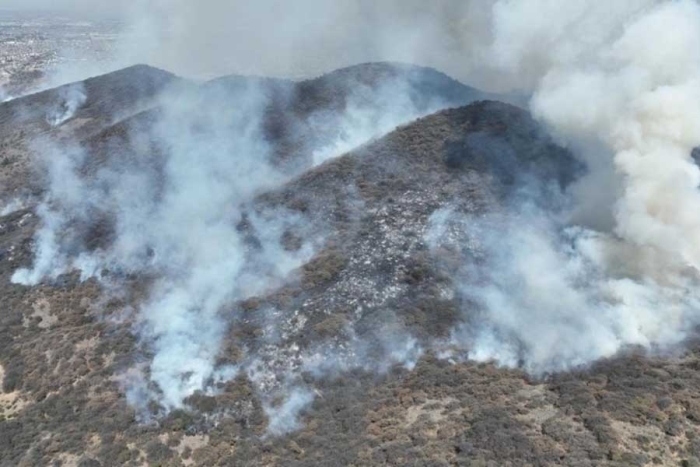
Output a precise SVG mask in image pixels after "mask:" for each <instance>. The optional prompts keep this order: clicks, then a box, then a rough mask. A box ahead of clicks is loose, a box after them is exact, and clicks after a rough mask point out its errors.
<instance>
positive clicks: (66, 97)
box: [46, 83, 87, 126]
mask: <svg viewBox="0 0 700 467" xmlns="http://www.w3.org/2000/svg"><path fill="white" fill-rule="evenodd" d="M57 98H58V101H57V102H56V103H55V104H54V107H53V108H51V109H49V111H48V112H47V115H46V121H47V122H48V123H49V125H51V126H59V125H61V124H62V123H64V122H66V121H67V120H70V119H71V118H73V115H75V112H76V111H77V110H78V109H79V108H80V107H81V106H82V105H83V104H84V103H85V101H86V100H87V95H86V94H85V89H84V87H83V85H82V84H80V83H77V84H73V85H70V86H63V87H61V88H59V89H58V93H57Z"/></svg>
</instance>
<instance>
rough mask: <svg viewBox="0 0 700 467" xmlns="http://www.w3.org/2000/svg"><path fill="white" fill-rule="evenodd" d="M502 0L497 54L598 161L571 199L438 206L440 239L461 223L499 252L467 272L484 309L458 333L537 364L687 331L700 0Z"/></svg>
mask: <svg viewBox="0 0 700 467" xmlns="http://www.w3.org/2000/svg"><path fill="white" fill-rule="evenodd" d="M545 12H546V13H545ZM492 13H493V17H492V25H493V31H494V32H493V34H494V36H493V42H492V44H491V48H490V55H489V56H490V57H491V60H493V61H494V62H495V65H496V66H497V67H500V68H501V69H502V70H503V71H504V74H505V75H507V76H510V77H511V78H512V80H513V83H518V85H520V86H522V87H523V89H524V90H526V91H534V97H533V99H532V103H531V108H532V112H533V115H534V116H535V117H536V118H537V119H539V120H540V121H542V122H543V123H545V124H546V125H547V127H549V128H550V129H551V130H552V132H553V133H554V134H555V135H556V136H557V137H558V138H559V139H560V141H561V142H562V143H564V144H568V145H569V146H570V147H571V148H573V149H575V150H576V151H577V153H578V154H580V155H581V156H582V157H583V158H584V160H585V161H586V162H587V163H588V166H589V169H590V170H591V172H590V174H589V175H588V176H586V177H584V179H583V180H581V181H580V182H579V183H578V184H577V186H575V187H574V189H573V190H572V195H573V196H574V203H575V204H574V208H573V210H571V211H570V212H567V211H565V212H559V213H555V212H552V211H549V212H547V211H545V210H543V209H542V208H541V207H539V208H533V207H532V206H529V205H528V204H525V205H521V206H520V207H516V208H515V209H514V210H512V211H509V212H507V213H505V214H503V213H502V214H494V215H491V216H488V217H486V218H472V217H467V218H460V216H459V215H455V216H456V217H455V218H454V219H452V220H451V221H450V220H449V219H450V217H451V216H449V215H448V216H446V215H445V213H438V214H436V216H434V218H433V227H432V228H431V229H430V231H429V236H428V238H429V239H431V241H432V242H433V244H435V242H436V240H435V239H437V238H440V232H443V233H444V232H445V231H446V230H445V229H446V228H447V227H446V225H454V223H455V222H456V223H457V224H460V225H461V227H462V231H463V233H464V235H465V237H464V238H463V242H464V243H463V245H466V246H467V247H468V250H469V251H470V253H469V254H468V255H467V256H468V257H470V259H471V260H473V259H474V258H473V255H477V256H480V257H483V258H486V259H487V260H488V261H487V263H486V264H488V267H487V268H485V269H486V270H485V271H484V272H483V274H482V275H480V276H478V277H474V275H469V274H467V273H466V272H465V273H464V277H463V278H462V287H463V292H464V294H465V296H466V297H469V298H470V300H471V301H472V302H473V303H472V305H471V306H472V307H473V308H472V309H470V310H469V313H470V314H471V319H470V320H469V322H468V324H466V325H465V326H463V327H462V328H461V329H460V330H458V331H456V333H455V336H454V339H455V341H456V342H457V343H458V345H460V346H462V347H465V348H466V349H468V350H469V352H470V356H471V357H472V358H475V359H477V360H496V361H498V362H500V363H501V364H504V365H509V366H524V367H525V368H527V369H528V370H530V371H533V372H536V373H542V372H544V371H552V370H554V371H556V370H565V369H569V368H572V367H576V366H579V365H584V364H587V363H590V362H592V361H594V360H596V359H598V358H602V357H609V356H612V355H614V354H616V353H617V352H619V351H620V350H622V349H624V348H625V347H627V346H642V347H644V348H647V349H666V348H669V347H671V346H673V345H675V344H677V343H679V342H680V341H682V340H683V339H684V338H685V337H687V335H688V332H690V331H691V330H692V329H693V327H694V326H695V325H696V324H697V323H698V321H700V303H698V301H697V299H696V298H695V297H696V296H697V292H698V290H699V289H698V286H699V285H700V284H699V281H698V279H699V278H700V274H699V267H700V230H699V227H700V215H699V214H698V213H700V191H698V187H699V185H700V169H698V166H697V165H696V163H695V161H694V160H693V159H692V157H691V151H692V149H693V148H694V147H695V146H697V145H700V104H699V103H700V48H698V44H699V43H700V5H698V3H697V2H695V1H693V0H671V1H644V0H629V1H619V2H614V3H613V4H609V3H606V4H603V3H601V2H596V1H588V0H574V1H571V2H555V1H548V0H502V1H499V2H497V3H496V4H495V6H494V8H493V12H492ZM602 182H605V185H601V183H602ZM607 185H609V186H607ZM526 199H527V198H526ZM550 199H551V198H550ZM535 205H537V203H535ZM567 215H568V218H567V217H566V216H567ZM453 217H454V216H453ZM606 218H610V219H611V220H612V226H611V227H610V228H609V229H603V230H601V226H605V225H606V224H607V222H605V221H604V220H602V219H606ZM576 224H579V225H578V226H577V225H576ZM594 229H596V230H594ZM443 240H444V238H443ZM438 243H439V242H438ZM477 310H481V311H480V312H478V311H477ZM479 313H481V314H479Z"/></svg>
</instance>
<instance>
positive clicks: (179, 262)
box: [12, 86, 312, 408]
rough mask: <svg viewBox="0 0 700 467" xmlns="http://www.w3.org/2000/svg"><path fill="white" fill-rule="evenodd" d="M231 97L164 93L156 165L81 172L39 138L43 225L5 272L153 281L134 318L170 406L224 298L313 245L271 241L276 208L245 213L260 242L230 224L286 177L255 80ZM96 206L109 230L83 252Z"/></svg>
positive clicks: (77, 156)
mask: <svg viewBox="0 0 700 467" xmlns="http://www.w3.org/2000/svg"><path fill="white" fill-rule="evenodd" d="M171 97H172V96H171ZM234 100H235V102H236V104H237V106H236V108H235V109H228V108H226V107H225V106H226V104H225V103H222V104H219V105H220V107H219V108H212V106H215V105H216V102H217V101H219V102H225V100H224V99H221V98H219V97H217V96H213V97H212V98H210V100H206V99H205V100H201V99H200V98H198V97H194V95H190V94H188V93H187V92H181V93H180V94H178V95H177V99H172V100H168V103H167V104H165V105H164V107H163V110H162V116H161V118H160V120H159V121H158V123H157V125H156V128H155V130H154V136H155V139H156V140H157V141H158V142H159V144H160V145H161V147H162V150H163V151H164V155H163V156H162V157H163V160H162V161H158V160H153V161H151V164H153V165H154V166H157V165H158V164H162V167H161V169H160V172H157V173H154V172H153V171H152V168H151V169H150V170H149V169H146V170H144V167H142V166H140V165H139V164H134V165H133V166H131V165H129V164H123V163H120V161H119V154H111V155H110V157H111V158H113V160H114V161H115V162H114V163H112V164H107V165H106V166H105V167H101V168H100V169H99V170H98V172H97V173H96V174H95V175H94V178H85V176H84V172H83V171H81V164H82V163H83V162H84V161H85V158H86V154H84V153H83V152H82V151H81V150H79V149H75V150H72V151H69V150H66V149H65V148H60V150H59V151H54V152H50V151H49V149H50V147H47V148H46V149H47V150H46V151H44V154H46V156H47V157H46V159H47V161H46V163H47V164H48V174H49V181H50V185H49V187H48V188H49V189H48V197H47V199H46V201H45V202H44V203H43V204H42V205H41V206H40V207H39V208H38V213H39V215H40V217H41V219H42V221H43V225H42V227H41V228H40V230H39V232H38V233H37V235H36V239H35V242H36V257H35V261H34V265H33V266H32V268H31V269H21V270H18V271H17V272H16V273H15V274H14V275H13V278H12V279H13V281H14V282H17V283H21V284H26V285H33V284H36V283H38V282H39V281H41V280H43V279H44V278H55V277H57V276H58V275H60V274H63V273H66V272H69V271H70V270H72V269H79V270H80V271H81V272H82V276H83V279H85V278H87V277H98V278H100V277H101V276H102V271H103V270H105V269H106V270H109V271H111V272H112V273H117V274H130V273H138V274H140V275H141V276H142V277H143V278H144V280H145V279H146V278H148V277H152V278H154V280H153V283H152V284H151V291H150V296H149V298H148V299H147V301H146V302H145V303H144V304H143V305H142V306H141V310H140V313H139V314H138V319H139V323H137V326H138V327H139V329H140V331H141V332H140V335H141V336H142V338H143V339H144V341H145V342H147V343H148V344H149V345H150V348H151V349H152V351H153V352H154V356H153V360H152V362H151V365H150V378H151V380H152V381H153V382H155V383H156V384H157V386H158V388H159V389H160V391H162V399H161V400H162V402H163V403H164V405H165V406H166V407H168V408H172V407H177V406H180V405H181V403H182V401H183V399H184V398H186V397H187V396H189V395H191V394H192V393H193V392H195V391H196V390H199V389H202V388H203V387H204V386H205V383H206V382H207V380H208V379H209V378H210V377H212V374H213V371H214V362H215V358H216V355H217V353H218V351H219V346H220V341H221V338H222V335H223V333H224V332H225V329H226V327H225V325H224V321H225V320H224V319H223V317H222V316H221V315H220V312H221V311H222V307H224V305H226V304H232V303H233V302H234V301H235V300H240V299H242V298H245V297H246V296H248V295H250V294H253V293H258V292H260V291H261V290H262V289H264V287H265V286H268V285H270V284H272V283H273V282H272V281H273V280H275V279H277V280H279V279H281V278H283V277H284V276H285V275H286V274H288V273H289V272H290V271H292V270H293V269H295V268H297V267H298V266H300V265H301V264H302V263H303V261H304V260H308V258H309V257H310V255H311V254H312V250H311V249H310V246H309V245H306V246H305V247H304V248H302V249H301V250H300V251H298V252H296V253H289V252H286V251H284V250H283V249H282V248H281V247H278V246H277V243H278V242H279V236H280V234H281V232H280V230H281V228H282V227H280V226H284V225H286V224H289V223H293V222H294V218H293V217H290V216H287V215H285V213H282V212H280V213H276V214H277V215H278V216H279V217H278V219H277V220H275V222H273V221H272V220H271V219H265V218H254V219H251V223H252V224H253V226H254V227H255V226H256V224H257V226H258V227H259V228H260V229H261V232H262V233H263V234H262V236H261V237H260V239H259V240H260V241H261V247H260V248H259V251H257V252H255V253H251V251H250V248H249V247H248V246H246V245H245V244H244V238H243V235H242V234H241V233H240V232H239V231H238V229H237V225H238V224H239V223H240V221H241V215H242V211H241V209H243V208H244V205H245V202H246V201H249V200H251V198H252V197H253V196H254V195H255V194H256V193H259V192H260V191H262V190H263V189H265V188H269V187H272V186H275V185H278V184H280V183H281V181H282V180H284V179H285V178H284V176H282V175H281V174H279V173H277V172H276V171H275V169H274V168H273V167H272V165H271V164H269V163H268V160H267V158H268V156H269V147H268V145H267V143H266V142H265V138H264V137H263V136H262V134H261V133H260V132H261V131H262V128H261V122H260V118H261V116H262V112H263V108H264V106H265V101H264V96H263V94H262V92H261V90H260V89H257V88H256V87H255V86H251V87H250V88H248V89H245V90H242V91H241V92H240V93H239V94H238V95H237V97H236V99H234ZM92 156H93V157H94V155H92ZM153 157H154V159H157V158H158V157H159V156H156V155H154V156H153ZM101 215H108V216H109V217H110V218H111V219H112V224H113V234H112V236H113V239H112V240H111V242H110V244H109V245H107V246H103V247H102V246H101V247H98V248H96V249H94V250H92V251H89V250H88V249H87V248H86V247H85V245H84V244H82V242H83V241H84V237H85V234H86V232H85V231H84V230H81V229H80V227H79V226H80V224H81V223H86V224H89V223H90V222H93V221H94V220H95V218H96V217H97V216H101ZM275 234H277V236H276V237H275ZM251 254H254V255H257V256H256V257H255V259H254V260H251V259H250V258H249V256H250V255H251ZM251 263H252V264H254V265H255V267H254V268H252V269H251V267H250V266H249V265H250V264H251ZM266 266H269V267H266ZM105 280H109V279H108V278H107V279H105Z"/></svg>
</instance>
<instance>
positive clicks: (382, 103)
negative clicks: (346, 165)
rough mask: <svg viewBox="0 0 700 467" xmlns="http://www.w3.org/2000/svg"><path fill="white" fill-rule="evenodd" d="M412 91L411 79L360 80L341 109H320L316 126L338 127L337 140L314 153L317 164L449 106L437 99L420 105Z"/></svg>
mask: <svg viewBox="0 0 700 467" xmlns="http://www.w3.org/2000/svg"><path fill="white" fill-rule="evenodd" d="M411 94H412V84H411V83H410V82H409V81H408V80H407V79H400V78H396V79H386V80H383V81H382V82H381V83H379V85H377V86H375V87H370V86H367V85H363V84H361V83H357V85H356V86H355V88H354V89H353V90H352V92H351V94H350V96H349V97H348V100H347V102H346V104H345V108H344V109H343V110H342V111H341V112H337V111H328V112H320V113H319V114H316V115H313V116H312V119H311V122H310V123H311V125H312V126H314V125H318V126H325V127H328V126H329V125H331V126H334V127H336V128H337V130H336V133H337V137H336V138H335V140H334V141H333V142H331V143H330V144H327V145H325V146H323V147H320V148H318V149H316V150H315V151H314V152H313V154H312V158H313V164H314V165H319V164H321V163H323V162H325V161H327V160H329V159H331V158H334V157H338V156H339V155H342V154H345V153H347V152H349V151H350V150H352V149H355V148H357V147H359V146H361V145H362V144H365V143H367V142H368V141H370V140H372V139H374V138H377V137H379V136H382V135H385V134H387V133H389V132H391V131H392V130H394V129H395V128H396V127H398V126H399V125H402V124H405V123H407V122H410V121H413V120H415V119H417V118H419V117H422V116H425V115H428V114H431V113H433V112H435V111H437V110H439V109H442V108H445V107H446V106H447V103H446V102H444V101H441V100H440V99H437V98H435V99H433V100H432V102H428V103H427V104H425V105H420V106H419V105H418V103H417V102H416V101H415V100H414V99H413V98H412V96H411ZM370 103H371V105H370Z"/></svg>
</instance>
